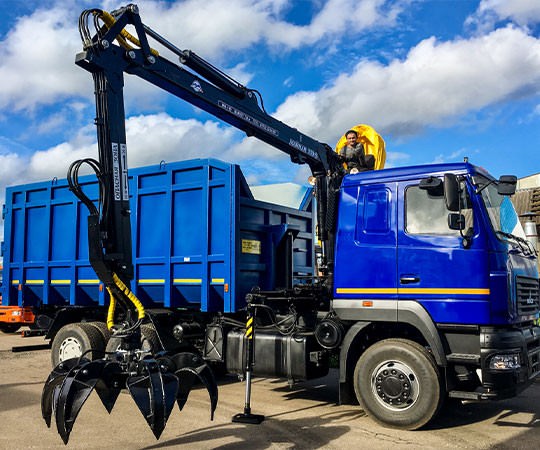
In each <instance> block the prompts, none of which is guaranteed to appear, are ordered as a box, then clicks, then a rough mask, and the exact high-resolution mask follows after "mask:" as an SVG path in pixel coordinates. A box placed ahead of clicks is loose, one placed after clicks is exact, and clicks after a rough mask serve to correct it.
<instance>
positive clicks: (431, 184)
mask: <svg viewBox="0 0 540 450" xmlns="http://www.w3.org/2000/svg"><path fill="white" fill-rule="evenodd" d="M418 187H419V188H420V189H422V190H425V191H427V193H428V194H429V195H431V196H434V197H441V196H442V195H443V193H444V192H443V182H442V180H441V179H440V178H437V177H428V178H423V179H422V180H420V185H419V186H418Z"/></svg>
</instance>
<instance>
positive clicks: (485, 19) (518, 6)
mask: <svg viewBox="0 0 540 450" xmlns="http://www.w3.org/2000/svg"><path fill="white" fill-rule="evenodd" d="M500 20H512V21H513V22H515V23H516V24H518V25H522V26H527V25H532V24H535V23H538V22H540V2H538V1H537V0H482V1H481V2H480V5H479V6H478V9H477V10H476V12H475V13H474V14H473V15H472V16H471V17H469V18H468V23H470V24H475V25H478V26H480V27H482V26H483V27H484V28H485V27H493V25H494V23H495V22H496V21H500Z"/></svg>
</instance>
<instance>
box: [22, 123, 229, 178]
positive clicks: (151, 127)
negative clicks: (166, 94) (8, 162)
mask: <svg viewBox="0 0 540 450" xmlns="http://www.w3.org/2000/svg"><path fill="white" fill-rule="evenodd" d="M126 135H127V145H128V162H129V166H130V167H138V166H144V165H150V164H159V163H160V161H162V160H165V161H166V162H170V161H177V160H181V159H192V158H212V157H213V158H221V159H224V155H226V154H227V150H228V149H229V148H231V147H232V143H233V139H234V138H235V136H236V135H237V132H236V131H235V130H234V129H232V128H230V127H223V126H222V125H220V124H218V123H217V122H213V121H206V122H200V121H197V120H194V119H190V120H180V119H175V118H173V117H171V116H169V115H168V114H165V113H160V114H153V115H147V116H143V115H141V116H134V117H130V118H128V120H127V121H126ZM88 157H90V158H97V144H96V138H95V129H94V127H93V126H88V127H85V128H83V129H82V130H80V132H79V133H78V134H77V135H76V136H75V137H74V138H73V139H72V140H70V141H69V142H63V143H61V144H59V145H55V146H54V147H51V148H49V149H47V150H43V151H37V152H35V153H34V154H33V155H32V156H31V157H30V158H29V160H28V161H25V162H24V163H25V164H26V165H27V168H26V169H23V161H22V160H21V161H20V166H19V167H18V170H17V172H19V173H20V172H23V171H24V172H26V174H27V179H29V180H33V181H36V180H43V179H49V178H52V177H59V178H60V177H65V176H66V172H67V169H68V167H69V165H70V164H71V163H72V162H73V161H75V160H77V159H82V158H88Z"/></svg>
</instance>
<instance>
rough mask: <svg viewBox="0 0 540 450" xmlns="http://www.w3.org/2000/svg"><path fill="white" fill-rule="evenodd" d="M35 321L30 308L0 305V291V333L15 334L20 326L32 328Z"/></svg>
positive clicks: (0, 280)
mask: <svg viewBox="0 0 540 450" xmlns="http://www.w3.org/2000/svg"><path fill="white" fill-rule="evenodd" d="M2 269H3V267H2V265H1V264H0V286H2ZM34 321H35V316H34V313H33V312H32V308H25V307H20V306H4V305H2V293H1V291H0V331H3V332H4V333H15V332H16V331H19V329H20V328H21V327H22V326H33V325H34Z"/></svg>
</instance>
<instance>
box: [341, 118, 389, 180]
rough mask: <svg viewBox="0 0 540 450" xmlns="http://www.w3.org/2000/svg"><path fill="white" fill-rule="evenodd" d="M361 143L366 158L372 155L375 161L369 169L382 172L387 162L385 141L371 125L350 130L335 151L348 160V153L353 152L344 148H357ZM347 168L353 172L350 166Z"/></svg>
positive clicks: (342, 137) (360, 125)
mask: <svg viewBox="0 0 540 450" xmlns="http://www.w3.org/2000/svg"><path fill="white" fill-rule="evenodd" d="M355 134H356V137H355ZM359 143H360V144H362V147H363V155H364V157H365V156H368V155H372V156H373V158H374V159H375V162H374V165H373V166H370V167H369V168H370V169H374V170H380V169H382V168H384V163H385V161H386V148H385V142H384V139H383V138H382V137H381V136H380V135H379V133H377V132H376V131H375V130H374V129H373V128H372V127H370V126H369V125H364V124H359V125H356V126H354V127H352V128H351V129H350V130H348V131H347V132H346V133H345V134H344V135H343V136H341V138H340V139H339V141H338V142H337V144H336V148H335V151H336V153H338V154H339V155H341V154H343V153H344V154H345V158H346V157H347V156H346V155H347V153H350V152H351V150H350V149H344V147H346V146H347V145H349V146H353V147H354V146H357V145H358V144H359ZM369 159H371V158H369ZM346 168H347V169H348V171H350V170H351V169H349V168H348V164H347V165H346ZM363 170H369V169H366V168H365V167H364V169H363Z"/></svg>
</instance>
